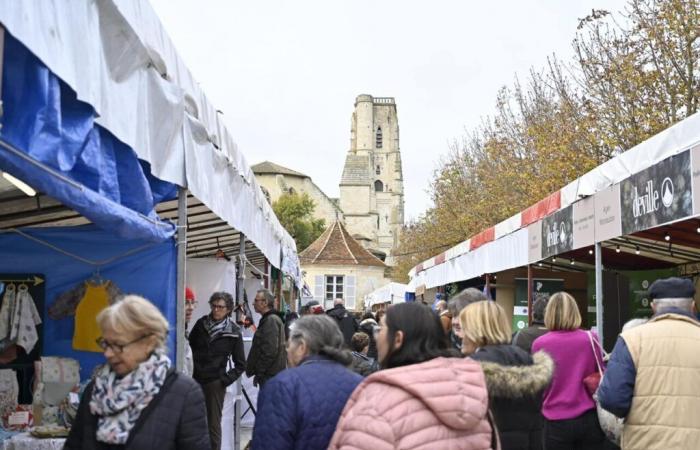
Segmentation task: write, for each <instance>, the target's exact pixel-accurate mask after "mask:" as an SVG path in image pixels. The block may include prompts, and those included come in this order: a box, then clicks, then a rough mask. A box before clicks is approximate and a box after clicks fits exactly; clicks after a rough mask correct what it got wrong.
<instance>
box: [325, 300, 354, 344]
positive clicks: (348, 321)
mask: <svg viewBox="0 0 700 450" xmlns="http://www.w3.org/2000/svg"><path fill="white" fill-rule="evenodd" d="M327 314H328V315H329V316H331V317H332V318H334V319H335V320H336V321H338V326H339V327H340V331H342V332H343V338H344V339H345V345H347V346H348V347H350V341H351V340H352V335H353V334H355V333H356V332H357V330H359V328H360V326H359V325H358V323H357V319H355V317H353V315H352V314H350V313H349V312H348V310H347V309H345V306H343V305H336V306H334V307H333V309H329V310H328V313H327Z"/></svg>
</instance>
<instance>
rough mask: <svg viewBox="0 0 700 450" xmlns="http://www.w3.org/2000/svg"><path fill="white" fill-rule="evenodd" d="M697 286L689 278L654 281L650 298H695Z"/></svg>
mask: <svg viewBox="0 0 700 450" xmlns="http://www.w3.org/2000/svg"><path fill="white" fill-rule="evenodd" d="M693 296H695V285H693V282H692V281H691V280H689V279H687V278H677V277H671V278H664V279H662V280H656V281H654V282H653V283H652V284H651V286H649V297H651V299H652V300H653V299H657V298H693Z"/></svg>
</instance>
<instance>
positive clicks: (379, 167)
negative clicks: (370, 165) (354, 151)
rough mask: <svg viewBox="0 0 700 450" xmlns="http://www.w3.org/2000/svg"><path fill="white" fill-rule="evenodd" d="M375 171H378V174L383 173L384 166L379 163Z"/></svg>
mask: <svg viewBox="0 0 700 450" xmlns="http://www.w3.org/2000/svg"><path fill="white" fill-rule="evenodd" d="M375 173H376V174H377V175H381V174H382V166H379V165H378V166H377V169H376V170H375Z"/></svg>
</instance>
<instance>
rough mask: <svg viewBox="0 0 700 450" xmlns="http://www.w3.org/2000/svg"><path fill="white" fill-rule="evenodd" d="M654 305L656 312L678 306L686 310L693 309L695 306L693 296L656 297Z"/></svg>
mask: <svg viewBox="0 0 700 450" xmlns="http://www.w3.org/2000/svg"><path fill="white" fill-rule="evenodd" d="M654 306H656V312H657V313H659V312H662V311H665V310H667V309H670V308H678V309H682V310H684V311H691V310H692V308H693V299H692V298H655V299H654Z"/></svg>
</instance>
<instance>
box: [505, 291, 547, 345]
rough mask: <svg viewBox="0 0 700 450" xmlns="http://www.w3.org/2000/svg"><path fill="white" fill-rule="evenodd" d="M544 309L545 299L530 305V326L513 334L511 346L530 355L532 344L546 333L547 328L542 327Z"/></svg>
mask: <svg viewBox="0 0 700 450" xmlns="http://www.w3.org/2000/svg"><path fill="white" fill-rule="evenodd" d="M546 308H547V299H546V298H539V299H537V301H535V303H534V304H533V305H532V325H530V326H529V327H527V328H523V329H522V330H520V331H518V332H516V333H515V336H513V345H517V346H518V347H520V348H522V349H523V350H525V351H526V352H528V353H532V343H533V342H535V339H537V338H538V337H540V336H542V335H543V334H545V333H546V332H547V331H548V330H547V327H545V326H544V310H545V309H546Z"/></svg>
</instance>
